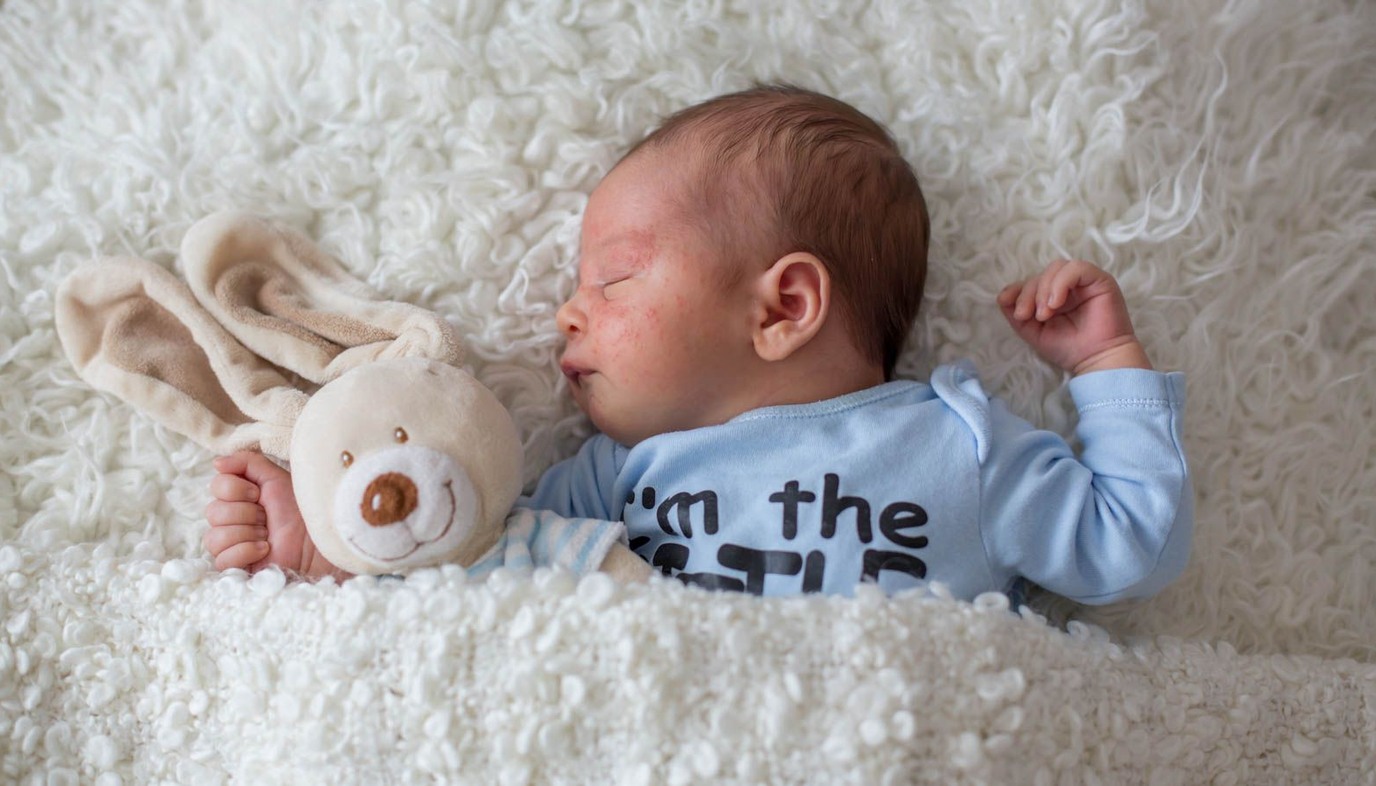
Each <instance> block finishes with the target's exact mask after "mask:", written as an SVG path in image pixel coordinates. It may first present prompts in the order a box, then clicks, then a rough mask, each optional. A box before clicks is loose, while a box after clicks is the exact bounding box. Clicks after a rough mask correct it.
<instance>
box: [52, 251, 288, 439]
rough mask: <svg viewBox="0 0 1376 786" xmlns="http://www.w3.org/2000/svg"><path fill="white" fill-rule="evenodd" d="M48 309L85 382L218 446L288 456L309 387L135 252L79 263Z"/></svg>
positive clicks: (69, 356) (168, 426)
mask: <svg viewBox="0 0 1376 786" xmlns="http://www.w3.org/2000/svg"><path fill="white" fill-rule="evenodd" d="M55 318H56V323H57V334H58V336H59V337H60V339H61V341H62V346H63V349H64V350H65V351H66V353H67V358H68V360H70V361H71V363H72V366H73V367H74V368H76V370H77V373H78V374H79V375H80V376H81V377H82V379H84V380H86V382H87V383H89V384H90V385H91V386H92V387H94V388H96V389H98V390H103V391H106V392H108V393H113V394H114V395H115V396H117V397H118V398H120V399H122V400H123V401H125V402H128V403H129V404H131V405H133V407H134V408H135V409H137V410H139V411H141V412H143V413H144V414H146V415H148V416H150V417H152V418H153V419H154V420H156V421H157V422H159V423H161V424H162V425H164V426H166V427H167V428H170V429H172V430H173V431H176V432H177V433H179V434H182V435H184V436H186V437H188V438H190V439H191V440H192V441H194V442H196V443H197V444H199V445H201V446H202V447H205V448H207V449H209V450H212V451H215V452H217V453H232V452H234V451H236V450H244V449H250V450H262V451H263V452H264V453H267V454H268V455H271V456H274V457H276V458H281V459H285V458H286V456H287V451H288V447H289V442H290V438H291V430H292V426H293V424H294V423H295V421H296V418H297V416H298V415H299V414H300V413H301V410H302V408H303V407H304V406H305V403H306V398H307V394H306V393H305V392H304V391H302V390H300V389H298V388H297V387H296V386H295V384H294V382H293V380H290V379H288V378H287V377H286V376H285V375H284V374H283V373H282V372H281V370H280V369H278V368H276V367H274V366H273V365H272V364H271V363H268V362H267V361H265V360H263V359H262V358H260V357H258V356H256V355H254V354H253V353H251V352H249V351H248V350H246V349H245V348H244V347H243V346H241V345H240V344H239V343H238V342H236V341H235V340H234V339H233V338H232V337H231V336H230V335H229V333H227V332H226V331H225V330H224V328H222V327H221V326H220V325H219V324H217V323H216V322H215V320H214V319H212V318H211V316H210V315H209V314H208V313H207V312H206V311H205V309H203V308H201V307H200V305H199V304H198V303H197V302H196V299H195V297H194V296H193V295H192V293H191V291H190V290H189V289H188V288H187V287H186V285H185V284H183V283H181V281H179V280H177V278H176V277H175V276H173V275H172V274H171V273H169V272H167V271H166V270H164V269H163V268H161V267H159V266H157V265H155V264H153V263H151V262H147V261H144V260H142V259H138V258H136V257H114V258H108V259H103V260H99V261H96V262H94V263H91V264H88V265H85V266H83V267H80V268H78V269H77V270H75V271H73V272H72V273H71V275H69V276H68V277H67V279H66V280H65V281H63V282H62V286H61V287H59V289H58V293H57V302H56V304H55Z"/></svg>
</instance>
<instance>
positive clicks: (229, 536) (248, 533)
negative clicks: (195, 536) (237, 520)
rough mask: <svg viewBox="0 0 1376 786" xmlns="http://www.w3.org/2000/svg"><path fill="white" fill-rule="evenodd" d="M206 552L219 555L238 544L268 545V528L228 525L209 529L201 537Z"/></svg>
mask: <svg viewBox="0 0 1376 786" xmlns="http://www.w3.org/2000/svg"><path fill="white" fill-rule="evenodd" d="M201 542H203V543H204V544H205V548H206V551H209V552H210V553H211V554H215V555H217V556H218V555H219V554H220V553H222V552H224V551H225V550H227V549H231V548H233V547H235V546H237V545H239V544H240V543H262V544H263V545H264V546H266V545H267V544H268V528H267V527H264V526H261V525H258V524H228V525H224V526H219V527H211V528H210V529H208V530H206V531H205V534H204V535H202V536H201Z"/></svg>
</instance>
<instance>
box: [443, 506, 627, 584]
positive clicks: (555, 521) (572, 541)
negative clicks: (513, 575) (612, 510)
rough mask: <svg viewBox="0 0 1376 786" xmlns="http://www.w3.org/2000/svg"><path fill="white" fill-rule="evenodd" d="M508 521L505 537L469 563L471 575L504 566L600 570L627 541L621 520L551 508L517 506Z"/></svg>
mask: <svg viewBox="0 0 1376 786" xmlns="http://www.w3.org/2000/svg"><path fill="white" fill-rule="evenodd" d="M506 524H507V526H506V532H505V533H504V534H503V535H502V537H501V539H500V540H498V541H497V543H496V544H495V545H493V547H492V549H491V550H490V551H488V552H487V553H486V554H484V555H483V556H482V558H480V559H479V560H478V561H477V562H475V563H474V564H473V565H472V566H471V567H469V569H468V575H469V576H470V577H472V578H479V579H481V578H485V577H486V576H487V575H488V574H490V573H491V572H492V571H494V570H496V569H497V568H501V567H505V568H510V569H512V570H520V571H533V570H534V569H535V568H540V567H556V566H557V567H561V568H565V569H567V570H570V571H572V572H573V573H575V574H577V575H580V576H581V575H583V574H585V573H591V572H592V571H595V570H597V568H598V567H599V566H600V565H601V564H602V560H603V559H605V558H606V556H607V552H608V551H609V550H611V547H612V546H613V545H614V544H616V543H617V542H618V541H619V542H621V543H625V542H626V527H625V525H624V524H622V523H621V522H618V521H602V520H600V519H571V518H565V517H563V516H560V515H559V514H557V513H554V512H552V511H548V510H531V509H530V508H515V509H513V510H512V511H511V515H510V516H508V517H507V520H506Z"/></svg>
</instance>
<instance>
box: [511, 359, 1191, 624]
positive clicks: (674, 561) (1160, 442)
mask: <svg viewBox="0 0 1376 786" xmlns="http://www.w3.org/2000/svg"><path fill="white" fill-rule="evenodd" d="M1184 387H1185V386H1184V376H1183V375H1182V374H1180V373H1170V374H1165V373H1160V372H1156V371H1147V370H1142V369H1117V370H1112V371H1100V372H1095V373H1091V374H1086V375H1084V376H1081V377H1077V378H1075V379H1072V380H1071V381H1070V393H1071V396H1072V398H1073V399H1074V401H1075V404H1076V406H1077V408H1078V410H1079V416H1080V420H1079V426H1078V428H1077V432H1076V433H1077V434H1078V436H1079V438H1080V441H1081V443H1082V444H1083V450H1082V452H1081V455H1080V456H1079V457H1078V458H1077V457H1076V456H1075V453H1074V451H1073V450H1072V449H1071V447H1070V445H1069V444H1067V443H1066V441H1065V440H1064V439H1062V438H1061V437H1060V436H1059V435H1057V434H1055V433H1052V432H1050V431H1043V430H1038V429H1036V428H1034V427H1033V426H1032V425H1031V424H1029V423H1027V422H1026V421H1024V420H1022V419H1021V418H1018V417H1017V416H1015V415H1013V414H1011V413H1010V412H1009V411H1008V409H1007V407H1006V406H1005V405H1004V404H1003V402H1001V401H999V400H998V399H993V398H990V397H989V396H988V395H987V394H986V393H985V392H984V389H983V388H982V387H981V385H980V382H979V380H978V379H977V378H976V377H975V375H974V373H973V370H972V369H971V368H970V367H969V366H966V365H963V364H962V365H953V366H941V367H939V368H937V369H936V371H935V372H934V373H933V374H932V379H931V383H930V384H923V383H920V382H911V381H894V382H888V383H885V384H883V385H879V386H877V387H873V388H869V389H866V390H862V391H858V392H856V393H851V394H848V395H845V396H841V397H839V398H834V399H830V400H827V401H821V402H817V403H814V404H799V405H786V406H777V407H766V408H763V409H758V410H754V411H751V412H747V413H745V414H742V415H740V416H738V417H736V418H734V419H732V420H730V421H728V422H726V423H723V424H721V425H718V426H709V427H705V428H698V429H692V430H689V431H680V432H673V433H668V434H661V435H658V436H655V437H651V438H650V439H647V440H645V441H643V442H641V443H639V444H637V445H635V446H634V447H632V448H626V447H625V446H622V445H618V444H616V443H614V442H612V441H611V439H610V438H608V437H606V436H604V435H600V434H599V435H597V436H594V437H592V438H591V439H589V440H588V441H587V442H586V443H585V444H584V445H583V447H582V448H581V449H580V450H579V452H578V454H577V455H575V456H574V457H572V458H570V459H568V460H566V461H564V462H561V463H559V464H557V465H555V466H554V467H551V468H550V470H549V471H548V472H546V473H545V475H544V476H543V477H542V478H541V479H540V482H539V484H538V486H537V487H536V489H535V492H534V493H533V494H532V495H531V496H529V497H523V498H522V499H521V500H519V501H518V503H517V504H518V505H524V506H528V507H532V508H537V509H542V510H544V509H547V510H552V511H554V512H555V513H558V514H560V515H563V516H570V517H586V518H597V519H609V520H613V521H616V520H620V521H624V522H625V524H626V528H627V533H628V535H629V538H630V546H631V548H632V549H634V550H635V551H636V553H638V554H640V556H641V557H643V558H644V559H645V560H646V561H648V562H649V563H650V564H651V565H653V566H654V567H656V568H658V569H659V570H661V571H663V572H664V573H665V574H668V575H674V576H677V577H679V578H680V579H682V580H683V581H686V582H689V583H693V584H699V585H703V586H708V587H716V588H723V589H735V590H744V591H747V592H754V593H759V594H766V595H790V594H796V593H800V592H823V593H830V594H840V595H848V594H850V593H851V592H852V591H853V589H854V587H855V586H856V585H857V584H858V583H860V582H864V581H872V582H877V583H878V584H879V586H880V587H881V588H882V589H883V590H885V591H886V592H889V593H893V592H897V591H899V590H903V589H907V588H910V587H915V586H922V585H924V583H926V582H932V581H939V582H941V583H943V584H945V585H946V586H947V587H948V588H950V590H951V592H952V593H953V594H954V595H956V596H957V597H962V598H967V599H968V598H973V597H974V596H976V595H978V594H979V593H981V592H986V591H1009V590H1010V589H1012V588H1013V586H1014V585H1015V583H1016V582H1018V581H1019V579H1020V577H1025V578H1027V579H1030V580H1032V581H1034V582H1036V583H1037V584H1039V585H1041V586H1043V587H1045V588H1047V589H1049V590H1051V591H1053V592H1056V593H1059V594H1061V595H1064V596H1066V597H1069V598H1072V599H1075V600H1078V601H1081V602H1084V603H1108V602H1111V601H1115V600H1120V599H1124V598H1135V597H1142V596H1146V595H1150V594H1152V593H1154V592H1157V591H1158V590H1160V589H1161V588H1162V587H1164V586H1165V585H1166V584H1167V583H1169V582H1170V581H1171V580H1172V579H1174V578H1175V577H1176V576H1177V575H1179V573H1180V571H1181V570H1182V569H1183V568H1184V566H1185V561H1186V559H1187V558H1188V556H1189V549H1190V537H1191V531H1192V529H1193V512H1192V511H1193V499H1192V491H1191V488H1190V482H1189V476H1188V474H1187V469H1186V463H1185V454H1184V449H1183V446H1182V443H1181V436H1180V421H1181V416H1182V414H1183V409H1184V395H1185V392H1184Z"/></svg>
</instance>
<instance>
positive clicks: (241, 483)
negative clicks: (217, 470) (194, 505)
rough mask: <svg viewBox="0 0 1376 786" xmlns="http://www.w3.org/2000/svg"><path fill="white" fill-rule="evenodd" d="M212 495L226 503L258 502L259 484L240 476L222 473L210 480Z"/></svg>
mask: <svg viewBox="0 0 1376 786" xmlns="http://www.w3.org/2000/svg"><path fill="white" fill-rule="evenodd" d="M210 493H211V495H213V496H214V497H215V499H221V500H224V501H225V502H257V501H258V484H257V483H254V482H252V481H250V480H247V479H246V478H243V477H240V476H239V475H226V474H223V473H221V474H219V475H216V476H215V477H213V478H211V479H210Z"/></svg>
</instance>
